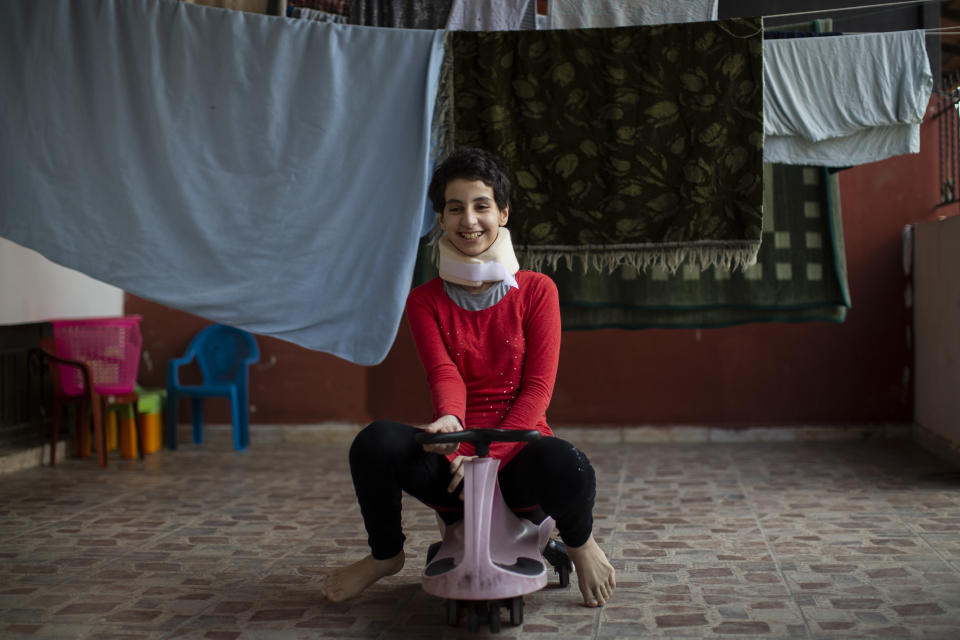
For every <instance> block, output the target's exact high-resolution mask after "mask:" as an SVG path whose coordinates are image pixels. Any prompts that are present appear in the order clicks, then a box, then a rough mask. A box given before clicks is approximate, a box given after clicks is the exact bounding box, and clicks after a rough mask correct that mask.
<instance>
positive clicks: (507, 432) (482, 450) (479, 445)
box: [413, 429, 541, 458]
mask: <svg viewBox="0 0 960 640" xmlns="http://www.w3.org/2000/svg"><path fill="white" fill-rule="evenodd" d="M540 437H541V433H540V432H539V431H537V430H536V429H528V430H524V431H519V430H517V429H464V430H463V431H453V432H449V433H427V432H425V431H421V432H420V433H418V434H416V435H414V436H413V439H414V441H415V442H416V443H417V444H450V443H451V442H469V443H470V444H472V445H473V446H474V448H475V449H476V451H477V455H478V456H480V457H481V458H483V457H486V456H488V455H490V443H491V442H532V441H534V440H539V439H540Z"/></svg>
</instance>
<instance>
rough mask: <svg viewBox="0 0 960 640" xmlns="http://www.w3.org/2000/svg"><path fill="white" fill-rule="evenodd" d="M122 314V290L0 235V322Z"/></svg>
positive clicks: (0, 323) (1, 323)
mask: <svg viewBox="0 0 960 640" xmlns="http://www.w3.org/2000/svg"><path fill="white" fill-rule="evenodd" d="M119 315H123V291H122V290H121V289H118V288H116V287H114V286H111V285H108V284H104V283H103V282H100V281H99V280H94V279H93V278H90V277H88V276H85V275H83V274H82V273H80V272H79V271H74V270H73V269H68V268H66V267H61V266H60V265H58V264H54V263H53V262H50V261H49V260H47V259H46V258H44V257H43V256H41V255H40V254H39V253H37V252H36V251H33V250H31V249H27V248H24V247H21V246H20V245H18V244H14V243H13V242H10V241H9V240H5V239H3V238H0V325H4V324H19V323H22V322H37V321H40V320H48V319H51V318H75V317H91V316H119Z"/></svg>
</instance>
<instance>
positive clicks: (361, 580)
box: [320, 551, 405, 602]
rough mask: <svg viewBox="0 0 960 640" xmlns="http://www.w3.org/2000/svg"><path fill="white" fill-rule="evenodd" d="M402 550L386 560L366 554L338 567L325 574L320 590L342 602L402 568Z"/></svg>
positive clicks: (332, 598) (329, 598)
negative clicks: (325, 577) (364, 556)
mask: <svg viewBox="0 0 960 640" xmlns="http://www.w3.org/2000/svg"><path fill="white" fill-rule="evenodd" d="M404 559H405V556H404V555H403V551H401V552H400V553H398V554H397V555H395V556H393V557H392V558H390V559H388V560H377V559H376V558H374V557H373V556H367V557H366V558H363V559H362V560H358V561H356V562H354V563H353V564H350V565H347V566H345V567H340V568H339V569H336V570H334V572H333V573H331V574H329V575H328V576H327V579H326V580H324V581H323V586H321V587H320V591H321V592H322V593H323V595H325V596H326V597H327V600H330V601H331V602H343V601H344V600H349V599H350V598H352V597H354V596H357V595H359V594H360V593H361V592H362V591H363V590H364V589H366V588H367V587H369V586H370V585H372V584H373V583H374V582H376V581H377V580H379V579H380V578H385V577H387V576H392V575H393V574H395V573H397V572H398V571H400V569H403V561H404Z"/></svg>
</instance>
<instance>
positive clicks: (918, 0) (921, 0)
mask: <svg viewBox="0 0 960 640" xmlns="http://www.w3.org/2000/svg"><path fill="white" fill-rule="evenodd" d="M934 2H939V0H899V1H898V2H882V3H879V4H864V5H859V6H856V7H825V8H823V9H813V10H809V11H795V12H792V13H775V14H769V15H764V16H763V17H764V18H792V17H794V16H809V15H813V14H817V13H836V12H839V11H856V10H858V9H879V8H881V7H897V6H903V5H910V4H928V3H934Z"/></svg>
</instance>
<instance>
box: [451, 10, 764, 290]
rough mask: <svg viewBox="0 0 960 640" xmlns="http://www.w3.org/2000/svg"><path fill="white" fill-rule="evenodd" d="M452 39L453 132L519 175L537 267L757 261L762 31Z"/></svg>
mask: <svg viewBox="0 0 960 640" xmlns="http://www.w3.org/2000/svg"><path fill="white" fill-rule="evenodd" d="M449 36H450V42H449V45H450V47H451V49H452V54H453V56H452V61H453V64H452V67H453V69H452V73H451V74H450V77H451V80H450V82H451V83H452V85H453V88H452V92H451V91H450V89H449V87H448V92H449V93H452V104H447V113H449V114H450V116H451V117H452V123H451V122H449V121H448V122H447V124H446V126H447V127H450V128H451V129H452V131H451V132H448V134H451V133H452V136H453V139H454V141H455V143H456V144H457V145H458V146H462V145H470V146H477V147H483V148H486V149H490V150H492V151H495V152H497V153H498V154H500V155H501V156H502V157H503V158H504V159H505V160H506V162H507V164H508V165H509V166H510V167H511V169H512V170H513V172H514V177H515V184H516V186H515V189H514V192H513V202H512V206H511V218H510V228H511V230H512V233H513V236H514V246H515V248H516V249H517V254H518V257H519V258H520V261H521V263H522V264H523V265H524V266H525V267H527V268H534V269H541V268H544V267H549V266H552V267H556V266H557V264H558V262H559V263H560V264H565V265H567V266H569V267H573V266H574V265H576V266H577V267H583V268H584V269H586V268H588V267H589V268H593V269H597V270H602V271H608V272H609V271H612V270H613V269H615V268H617V267H620V266H622V265H627V266H629V267H632V268H637V269H646V268H648V267H651V266H660V267H665V268H668V269H670V270H675V269H676V268H677V267H678V266H679V265H680V264H681V263H683V262H684V261H686V262H687V263H688V264H689V263H693V264H697V265H699V266H701V267H703V268H706V267H708V266H721V267H724V268H730V267H733V268H737V267H744V266H748V265H750V264H753V263H754V262H755V260H756V256H757V251H758V249H759V246H760V236H761V206H762V145H763V140H762V68H761V67H762V64H761V51H762V41H761V22H760V20H759V19H746V20H745V19H736V20H721V21H718V22H704V23H690V24H674V25H664V26H652V27H651V26H644V27H621V28H616V29H572V30H556V31H510V32H508V31H502V32H466V31H458V32H453V33H451V34H449ZM446 97H447V99H449V98H450V95H448V96H446ZM578 259H579V261H578ZM561 261H562V262H561Z"/></svg>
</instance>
